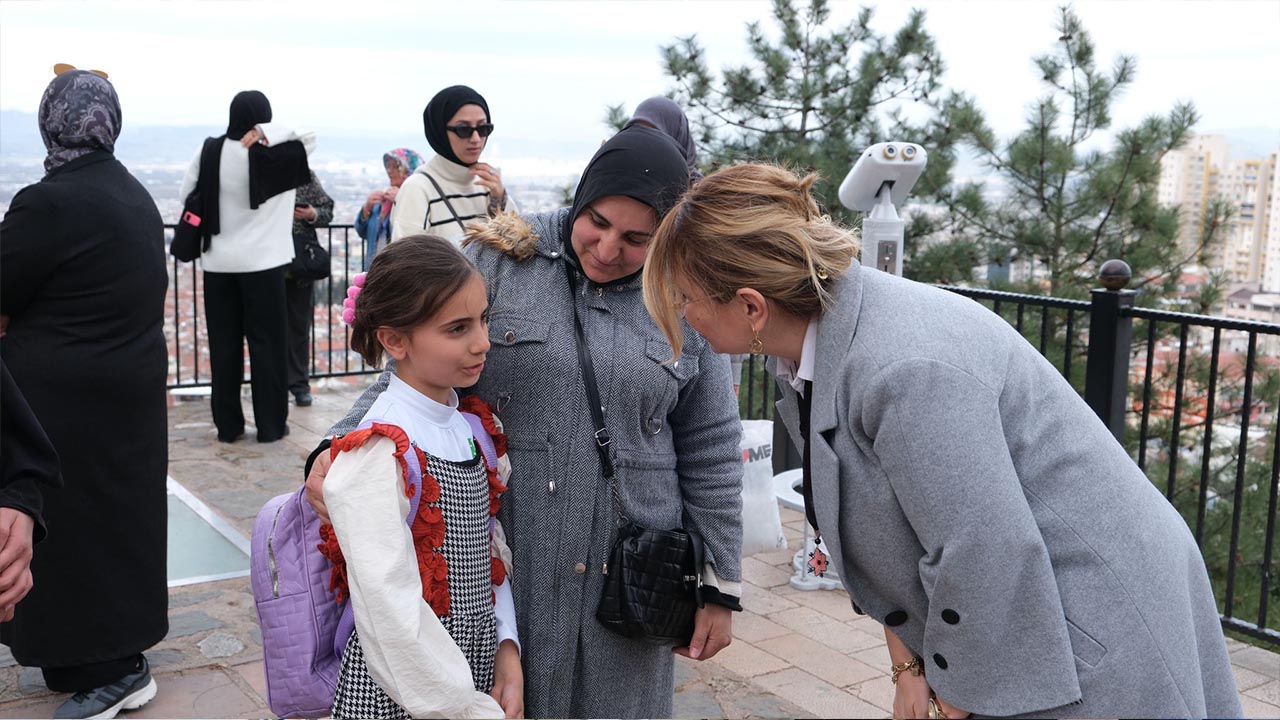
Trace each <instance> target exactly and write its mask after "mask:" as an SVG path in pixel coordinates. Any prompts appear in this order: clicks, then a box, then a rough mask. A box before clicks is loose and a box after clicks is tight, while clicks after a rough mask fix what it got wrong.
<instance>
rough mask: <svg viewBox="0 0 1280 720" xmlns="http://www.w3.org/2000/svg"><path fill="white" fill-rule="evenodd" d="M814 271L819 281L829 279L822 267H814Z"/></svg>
mask: <svg viewBox="0 0 1280 720" xmlns="http://www.w3.org/2000/svg"><path fill="white" fill-rule="evenodd" d="M814 271H815V273H816V274H817V276H818V279H819V280H826V279H827V278H829V277H831V276H830V275H829V274H828V273H827V269H826V268H824V267H822V266H821V265H815V266H814Z"/></svg>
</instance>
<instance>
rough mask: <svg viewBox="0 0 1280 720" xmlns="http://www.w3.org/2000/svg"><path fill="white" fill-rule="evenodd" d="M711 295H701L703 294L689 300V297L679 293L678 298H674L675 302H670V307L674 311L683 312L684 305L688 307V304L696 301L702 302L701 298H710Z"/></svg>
mask: <svg viewBox="0 0 1280 720" xmlns="http://www.w3.org/2000/svg"><path fill="white" fill-rule="evenodd" d="M711 297H712V296H711V295H703V296H702V297H700V298H694V299H692V300H691V299H689V298H687V297H685V296H684V295H681V296H680V298H679V299H678V300H676V301H675V302H673V303H671V307H673V308H675V311H676V312H678V313H682V312H684V309H685V308H686V307H688V306H689V305H692V304H693V303H696V302H702V301H703V300H707V299H710V298H711Z"/></svg>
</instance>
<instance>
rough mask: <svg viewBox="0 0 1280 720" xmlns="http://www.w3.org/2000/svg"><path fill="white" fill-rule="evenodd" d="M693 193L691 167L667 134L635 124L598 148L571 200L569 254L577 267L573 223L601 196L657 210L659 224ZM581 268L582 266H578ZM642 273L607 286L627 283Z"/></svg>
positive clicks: (566, 230)
mask: <svg viewBox="0 0 1280 720" xmlns="http://www.w3.org/2000/svg"><path fill="white" fill-rule="evenodd" d="M688 189H689V168H688V167H687V166H686V165H685V162H684V156H683V155H681V154H680V148H679V146H677V145H676V142H675V140H672V139H671V138H670V137H669V136H668V135H666V134H665V133H663V132H662V131H660V130H654V129H653V128H650V127H645V126H643V125H633V126H632V127H629V128H627V129H625V130H623V131H622V132H620V133H618V134H617V135H614V136H613V137H612V138H609V141H608V142H606V143H605V144H604V145H601V146H600V149H599V150H597V151H596V154H595V156H594V157H592V158H591V162H589V163H587V169H586V170H583V171H582V180H580V181H579V182H578V190H577V192H575V193H574V195H573V209H572V210H571V211H570V213H569V216H568V217H567V218H566V219H565V228H564V237H565V238H566V242H565V254H566V255H567V256H568V257H569V258H570V259H572V261H573V262H574V264H575V265H576V264H577V263H578V256H577V253H575V252H574V250H573V242H572V240H571V239H570V238H572V236H573V221H574V220H576V219H577V218H578V215H580V214H582V211H583V210H586V209H587V206H588V205H590V204H591V203H593V202H595V201H596V200H599V199H600V198H602V197H609V196H610V195H622V196H624V197H629V198H631V199H633V200H638V201H640V202H642V203H644V204H645V205H648V206H649V207H651V208H653V211H654V212H655V213H657V214H658V220H662V217H663V216H664V215H666V214H667V211H668V210H670V209H671V207H672V206H673V205H675V204H676V201H677V200H679V199H680V197H681V196H682V195H684V192H685V191H686V190H688ZM579 267H580V266H579ZM638 274H639V273H638V272H637V273H633V274H632V275H628V276H627V277H625V278H619V279H618V280H614V281H612V282H610V283H606V284H607V285H612V284H614V283H622V282H628V281H630V280H631V279H633V278H634V277H635V276H636V275H638Z"/></svg>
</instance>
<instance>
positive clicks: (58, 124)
mask: <svg viewBox="0 0 1280 720" xmlns="http://www.w3.org/2000/svg"><path fill="white" fill-rule="evenodd" d="M38 117H39V123H40V138H41V139H42V140H44V146H45V148H47V149H48V151H49V155H48V157H46V158H45V159H44V169H45V171H46V172H52V171H53V170H54V169H55V168H57V167H60V166H62V165H65V164H67V163H68V162H71V161H72V160H75V159H76V158H78V157H80V156H81V155H88V154H89V153H91V152H96V151H98V150H104V151H106V152H115V146H116V138H118V137H120V98H118V97H116V90H115V88H114V87H113V86H112V85H111V82H110V81H109V80H107V79H106V78H104V77H101V76H99V75H96V74H94V73H91V72H89V71H88V70H69V71H67V72H64V73H62V74H61V75H59V76H57V77H55V78H54V79H53V82H50V83H49V86H48V87H47V88H45V91H44V95H43V96H42V97H41V98H40V114H39V116H38Z"/></svg>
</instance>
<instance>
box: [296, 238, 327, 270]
mask: <svg viewBox="0 0 1280 720" xmlns="http://www.w3.org/2000/svg"><path fill="white" fill-rule="evenodd" d="M330 272H331V267H330V261H329V251H328V250H325V249H324V246H323V245H321V244H320V241H319V240H317V239H316V238H315V237H314V236H298V235H294V236H293V260H292V261H291V262H290V263H289V273H290V274H291V275H293V278H294V279H295V280H311V281H317V280H328V279H329V273H330Z"/></svg>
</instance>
